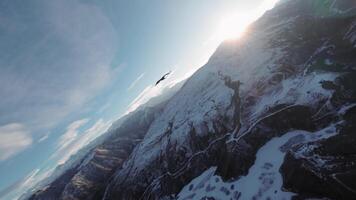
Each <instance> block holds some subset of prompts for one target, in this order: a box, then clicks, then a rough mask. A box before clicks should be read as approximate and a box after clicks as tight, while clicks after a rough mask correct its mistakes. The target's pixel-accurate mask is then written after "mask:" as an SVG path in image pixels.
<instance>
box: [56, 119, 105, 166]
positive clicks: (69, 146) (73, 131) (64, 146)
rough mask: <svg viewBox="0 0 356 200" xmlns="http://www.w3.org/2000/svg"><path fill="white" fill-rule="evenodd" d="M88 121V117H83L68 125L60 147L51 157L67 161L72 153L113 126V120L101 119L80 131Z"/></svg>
mask: <svg viewBox="0 0 356 200" xmlns="http://www.w3.org/2000/svg"><path fill="white" fill-rule="evenodd" d="M87 122H88V120H87V119H82V120H78V121H75V122H73V123H71V124H70V125H69V126H68V128H67V131H66V133H64V134H63V135H62V136H61V138H60V140H59V141H58V149H57V151H56V152H55V153H54V154H53V155H52V156H51V159H54V160H55V161H56V162H57V163H58V164H63V163H65V162H66V161H67V160H68V159H69V158H70V156H71V155H74V154H75V153H76V152H78V150H80V149H81V148H83V147H84V146H86V145H88V144H89V143H90V142H91V141H93V140H94V139H95V138H97V137H99V136H100V135H102V134H103V133H105V132H106V131H107V129H108V128H109V127H110V126H111V121H104V120H103V119H99V120H98V121H96V122H95V123H94V124H93V125H92V126H91V127H90V128H88V129H86V130H85V131H83V132H79V130H78V129H79V128H80V127H82V126H83V125H84V124H86V123H87Z"/></svg>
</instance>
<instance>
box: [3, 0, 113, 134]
mask: <svg viewBox="0 0 356 200" xmlns="http://www.w3.org/2000/svg"><path fill="white" fill-rule="evenodd" d="M24 3H25V4H26V5H24V6H25V7H26V6H29V8H28V9H30V10H40V11H41V12H40V13H41V14H40V15H37V14H33V12H23V13H22V12H21V13H19V14H16V16H14V14H13V12H9V13H4V15H2V17H6V19H4V20H6V21H11V22H12V23H7V24H5V25H4V26H6V27H5V28H4V29H3V30H4V32H2V36H3V37H1V38H0V44H1V45H0V54H2V55H5V54H6V57H8V58H11V59H9V60H7V59H1V60H0V65H1V66H2V67H1V68H0V85H1V87H0V96H1V97H2V98H1V99H0V112H1V113H6V114H4V115H1V116H0V124H1V123H8V122H11V121H17V122H20V123H25V124H26V125H27V126H28V128H29V129H30V130H31V132H33V133H37V132H40V131H38V130H46V129H48V128H51V127H53V126H55V125H56V124H57V123H59V122H60V121H61V120H62V119H64V118H65V117H66V116H68V115H69V114H71V113H73V112H77V111H78V112H80V111H82V110H83V109H82V108H83V106H84V105H85V104H86V103H88V102H90V100H92V99H93V98H94V97H95V96H96V95H97V94H99V92H100V91H102V89H104V88H105V87H106V86H108V85H109V84H110V83H112V81H113V80H114V79H115V78H116V77H117V75H118V74H117V73H118V72H119V70H117V69H113V68H112V67H111V61H112V60H113V58H114V56H115V52H116V48H117V45H116V44H117V35H116V31H115V29H114V28H113V26H112V24H111V22H110V20H109V19H108V18H107V17H106V16H105V15H104V14H102V12H101V10H100V8H98V7H96V6H94V5H92V4H90V3H84V2H81V1H77V0H61V1H46V0H36V1H34V2H32V3H26V2H24ZM11 5H12V4H11V2H8V6H11ZM13 6H14V7H16V4H14V5H13ZM32 8H33V9H32ZM35 13H36V12H35ZM63 13H65V14H63ZM17 15H19V16H20V15H21V17H17ZM29 19H31V20H29ZM11 24H16V27H15V28H12V29H8V28H7V26H10V25H11ZM10 28H11V27H10ZM10 30H11V31H10ZM23 35H26V38H27V40H26V42H23V40H22V38H23ZM6 45H9V46H11V47H13V48H14V49H13V51H8V49H7V48H3V47H6Z"/></svg>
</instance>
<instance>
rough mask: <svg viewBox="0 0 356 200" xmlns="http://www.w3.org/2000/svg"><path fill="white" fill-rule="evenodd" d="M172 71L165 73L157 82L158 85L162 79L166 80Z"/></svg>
mask: <svg viewBox="0 0 356 200" xmlns="http://www.w3.org/2000/svg"><path fill="white" fill-rule="evenodd" d="M170 73H171V72H168V73H167V74H165V75H163V76H162V78H161V79H159V80H158V81H157V82H156V85H158V84H159V83H160V82H161V81H163V80H165V79H166V78H167V76H168V75H169V74H170Z"/></svg>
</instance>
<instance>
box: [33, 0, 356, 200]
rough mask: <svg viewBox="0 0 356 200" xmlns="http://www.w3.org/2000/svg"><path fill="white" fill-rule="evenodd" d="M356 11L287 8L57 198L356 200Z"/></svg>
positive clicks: (115, 139) (97, 153) (100, 156)
mask: <svg viewBox="0 0 356 200" xmlns="http://www.w3.org/2000/svg"><path fill="white" fill-rule="evenodd" d="M355 6H356V5H355V1H353V0H336V1H332V0H330V1H329V0H289V1H286V0H284V1H281V2H279V3H278V4H277V6H276V7H275V8H274V9H272V10H270V11H268V12H267V13H265V14H264V15H263V16H262V17H261V18H260V19H259V20H257V21H256V22H255V23H254V24H252V25H251V27H250V28H249V30H248V31H247V33H246V34H245V36H244V37H243V38H241V39H239V40H236V41H226V42H224V43H223V44H221V45H220V46H219V47H218V49H217V50H216V52H215V53H214V54H213V55H212V57H211V58H210V60H209V62H208V63H207V64H206V65H205V66H203V67H201V68H200V69H199V70H198V71H197V72H196V73H195V74H194V75H192V76H191V77H190V78H189V79H188V80H187V81H186V82H185V84H184V85H183V86H182V88H181V89H180V90H179V91H178V92H177V93H176V94H175V95H174V96H173V97H172V98H170V99H169V101H167V103H166V104H164V106H161V107H160V109H159V111H154V112H152V116H151V115H150V116H151V117H148V118H147V119H149V120H145V121H144V122H145V123H139V124H141V125H140V126H132V128H127V129H124V130H122V133H121V131H118V133H120V134H117V135H112V137H110V139H109V140H107V141H105V142H104V143H103V144H102V145H100V146H98V147H97V148H96V149H95V150H94V151H93V152H91V154H92V155H93V156H92V159H91V161H90V162H89V163H87V164H86V165H85V166H84V167H83V166H81V167H80V169H79V170H76V171H75V172H76V173H75V175H74V176H73V175H72V173H70V172H68V173H69V174H70V175H71V178H70V180H69V181H68V179H63V182H62V183H63V184H62V183H61V184H58V185H61V187H64V189H63V190H61V191H60V192H59V193H55V194H54V195H53V199H115V200H116V199H125V200H130V199H240V198H241V199H290V198H294V199H305V198H329V199H356V192H355V191H356V185H355V183H354V180H355V176H356V166H355V157H356V149H355V134H356V132H355V127H354V126H355V125H354V124H355V105H356V104H355V103H356V82H355V80H356V79H355V78H356V8H355ZM153 113H154V114H153ZM153 116H154V117H153ZM127 120H128V122H127V123H132V124H136V123H138V121H137V120H139V119H138V118H132V119H127ZM130 120H132V121H130ZM127 141H129V142H127ZM256 174H257V175H258V176H257V175H256ZM51 186H52V187H56V184H55V182H54V183H52V184H51ZM40 194H41V192H39V193H36V194H35V195H34V196H33V197H32V198H33V199H41V197H40ZM59 194H60V195H59ZM42 199H46V198H42Z"/></svg>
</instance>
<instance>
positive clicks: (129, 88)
mask: <svg viewBox="0 0 356 200" xmlns="http://www.w3.org/2000/svg"><path fill="white" fill-rule="evenodd" d="M144 76H145V73H143V74H141V75H140V76H139V77H137V79H136V80H134V81H133V82H132V83H131V85H130V86H129V87H128V88H127V91H130V90H131V89H132V88H134V87H135V86H136V85H137V83H138V82H139V81H140V80H141V79H142V78H143V77H144Z"/></svg>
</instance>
